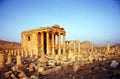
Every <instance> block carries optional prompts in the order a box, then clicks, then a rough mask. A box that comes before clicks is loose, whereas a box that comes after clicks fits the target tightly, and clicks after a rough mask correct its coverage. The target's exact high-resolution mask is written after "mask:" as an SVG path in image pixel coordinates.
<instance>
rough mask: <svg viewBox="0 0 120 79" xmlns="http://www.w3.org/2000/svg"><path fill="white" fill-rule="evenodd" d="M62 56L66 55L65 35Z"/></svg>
mask: <svg viewBox="0 0 120 79" xmlns="http://www.w3.org/2000/svg"><path fill="white" fill-rule="evenodd" d="M63 54H64V55H66V51H65V34H64V35H63Z"/></svg>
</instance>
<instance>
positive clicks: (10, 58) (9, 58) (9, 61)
mask: <svg viewBox="0 0 120 79" xmlns="http://www.w3.org/2000/svg"><path fill="white" fill-rule="evenodd" d="M11 63H12V57H11V53H8V55H7V62H6V64H11Z"/></svg>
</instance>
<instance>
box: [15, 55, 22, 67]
mask: <svg viewBox="0 0 120 79" xmlns="http://www.w3.org/2000/svg"><path fill="white" fill-rule="evenodd" d="M16 59H17V63H16V65H22V59H21V56H19V55H18V56H17V58H16Z"/></svg>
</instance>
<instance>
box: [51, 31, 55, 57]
mask: <svg viewBox="0 0 120 79" xmlns="http://www.w3.org/2000/svg"><path fill="white" fill-rule="evenodd" d="M54 45H55V38H54V33H52V55H55V48H54V47H55V46H54Z"/></svg>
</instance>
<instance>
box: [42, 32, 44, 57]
mask: <svg viewBox="0 0 120 79" xmlns="http://www.w3.org/2000/svg"><path fill="white" fill-rule="evenodd" d="M41 54H42V55H44V35H43V32H41Z"/></svg>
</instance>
